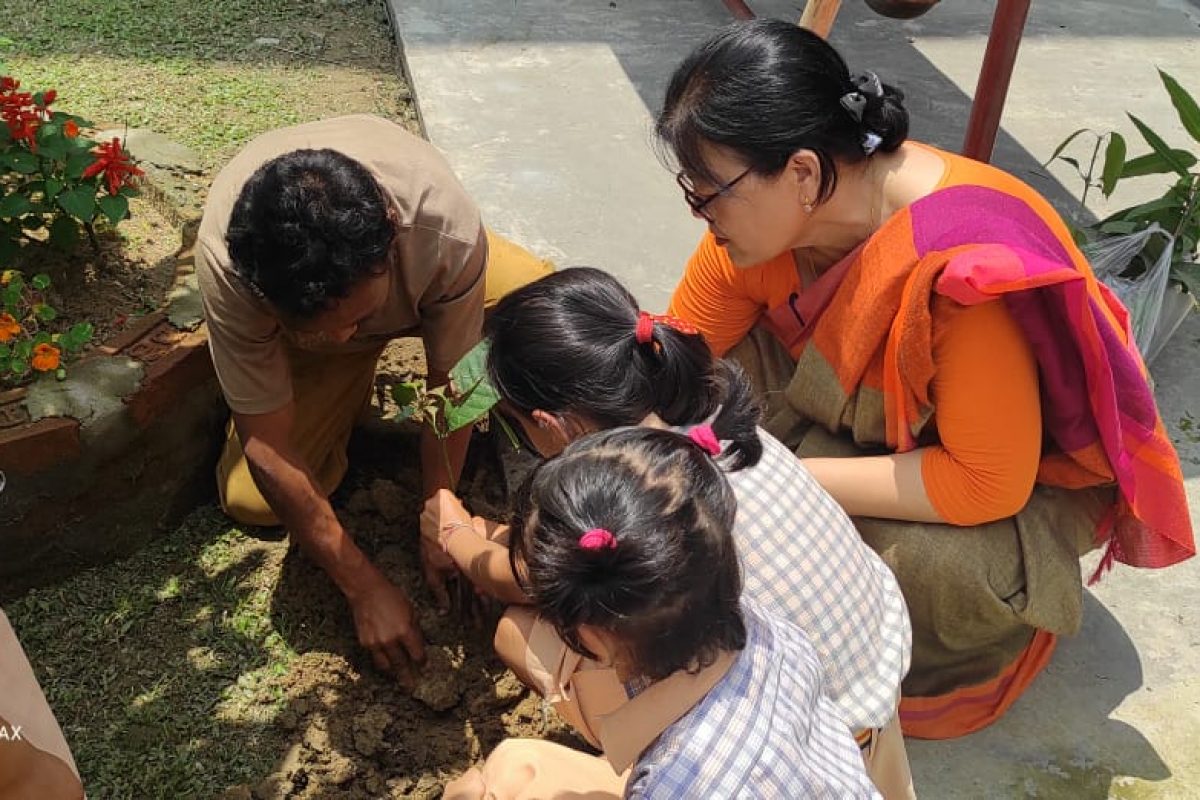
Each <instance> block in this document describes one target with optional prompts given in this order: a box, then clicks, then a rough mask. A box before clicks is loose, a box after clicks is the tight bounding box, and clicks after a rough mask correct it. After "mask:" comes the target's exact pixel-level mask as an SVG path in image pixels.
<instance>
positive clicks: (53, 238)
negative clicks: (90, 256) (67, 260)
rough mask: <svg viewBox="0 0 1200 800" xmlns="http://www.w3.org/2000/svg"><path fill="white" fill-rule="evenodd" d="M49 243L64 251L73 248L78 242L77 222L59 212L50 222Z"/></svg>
mask: <svg viewBox="0 0 1200 800" xmlns="http://www.w3.org/2000/svg"><path fill="white" fill-rule="evenodd" d="M49 238H50V244H52V245H54V246H55V247H57V248H58V249H59V250H62V251H64V252H70V251H71V250H74V249H75V245H77V244H78V243H79V223H77V222H76V221H75V220H74V219H72V218H71V217H68V216H66V215H65V214H60V215H58V216H56V217H55V218H54V221H53V222H51V223H50V236H49Z"/></svg>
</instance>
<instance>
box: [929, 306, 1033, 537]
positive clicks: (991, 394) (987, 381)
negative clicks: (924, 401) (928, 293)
mask: <svg viewBox="0 0 1200 800" xmlns="http://www.w3.org/2000/svg"><path fill="white" fill-rule="evenodd" d="M935 303H936V305H935V307H934V342H933V357H934V366H935V374H934V378H933V386H932V389H931V393H932V399H933V406H934V414H935V420H936V423H937V429H938V438H939V442H940V443H939V444H937V445H934V446H931V447H928V448H926V450H925V454H924V456H923V458H922V462H921V474H922V477H923V479H924V483H925V491H926V493H927V494H928V495H929V500H930V502H931V503H932V504H933V507H934V508H935V509H936V510H937V512H938V513H939V514H940V515H941V516H942V519H944V520H946V521H947V522H949V523H951V524H954V525H979V524H982V523H985V522H992V521H994V520H998V519H1003V518H1004V517H1009V516H1012V515H1013V514H1015V513H1016V512H1017V511H1019V510H1021V509H1022V508H1023V507H1024V506H1025V504H1026V503H1027V502H1028V501H1029V496H1030V493H1031V492H1032V491H1033V484H1034V479H1035V477H1036V476H1037V470H1038V463H1039V460H1040V456H1041V447H1042V412H1041V400H1040V397H1039V389H1038V375H1037V362H1036V360H1035V359H1034V356H1033V351H1032V349H1031V348H1030V346H1029V343H1028V341H1026V339H1025V336H1024V334H1022V333H1021V330H1020V328H1019V327H1018V326H1017V323H1016V322H1015V321H1014V320H1013V318H1012V317H1011V316H1010V315H1009V313H1008V310H1007V309H1006V308H1005V307H1004V304H1003V302H999V301H997V302H990V303H983V304H980V305H977V306H971V307H962V306H958V305H956V304H954V303H953V302H952V301H950V300H947V299H945V298H938V299H937V300H936V301H935Z"/></svg>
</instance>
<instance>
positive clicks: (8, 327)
mask: <svg viewBox="0 0 1200 800" xmlns="http://www.w3.org/2000/svg"><path fill="white" fill-rule="evenodd" d="M20 333H21V323H19V322H17V321H16V320H15V319H13V318H12V314H0V342H7V341H8V340H9V339H11V338H13V337H14V336H19V335H20Z"/></svg>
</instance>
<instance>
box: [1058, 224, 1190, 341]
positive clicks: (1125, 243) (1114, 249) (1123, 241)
mask: <svg viewBox="0 0 1200 800" xmlns="http://www.w3.org/2000/svg"><path fill="white" fill-rule="evenodd" d="M1155 236H1161V237H1162V239H1163V249H1162V255H1160V256H1159V257H1158V258H1157V259H1155V262H1154V263H1153V264H1151V265H1150V266H1149V268H1148V269H1147V270H1146V271H1145V272H1143V273H1142V274H1141V275H1138V276H1137V277H1135V278H1123V277H1121V273H1122V272H1124V271H1125V270H1126V268H1128V267H1129V263H1130V262H1131V261H1133V259H1134V257H1135V256H1137V254H1138V253H1140V252H1142V250H1143V249H1144V248H1145V247H1146V243H1147V242H1149V241H1150V239H1151V238H1152V237H1155ZM1174 247H1175V239H1174V237H1173V236H1171V234H1169V233H1167V232H1166V231H1165V230H1163V229H1162V228H1161V227H1159V226H1158V224H1152V225H1150V226H1149V227H1148V228H1146V229H1145V230H1141V231H1137V232H1135V233H1129V234H1123V235H1120V236H1109V237H1106V238H1104V239H1099V240H1097V241H1095V242H1090V243H1088V244H1087V245H1085V246H1084V247H1083V248H1082V249H1083V254H1084V255H1085V256H1087V258H1088V261H1090V262H1091V264H1092V270H1093V271H1094V272H1095V273H1096V277H1097V278H1099V279H1100V280H1102V281H1104V283H1105V284H1106V285H1107V286H1108V287H1109V288H1110V289H1112V290H1113V292H1114V293H1115V294H1116V295H1117V297H1119V298H1120V299H1121V302H1122V303H1124V304H1125V307H1126V308H1127V309H1129V321H1130V325H1131V326H1132V327H1133V338H1134V340H1135V341H1136V342H1137V346H1138V350H1140V351H1141V353H1142V359H1143V360H1144V361H1145V362H1146V363H1147V364H1149V363H1150V362H1151V361H1152V360H1153V359H1154V357H1155V356H1157V355H1158V354H1159V352H1160V351H1161V350H1162V348H1163V345H1165V344H1166V343H1167V340H1168V339H1169V338H1171V334H1173V333H1174V332H1175V330H1176V328H1178V327H1179V326H1180V324H1181V323H1182V322H1183V320H1184V318H1185V317H1186V316H1187V315H1188V312H1189V311H1191V308H1192V299H1191V297H1190V296H1189V295H1183V300H1185V301H1186V302H1180V298H1179V297H1176V296H1175V295H1176V294H1179V293H1178V292H1176V291H1174V290H1173V289H1172V288H1171V287H1169V286H1168V284H1169V283H1170V277H1171V252H1172V250H1173V249H1174ZM1168 294H1169V296H1168ZM1167 301H1170V302H1167Z"/></svg>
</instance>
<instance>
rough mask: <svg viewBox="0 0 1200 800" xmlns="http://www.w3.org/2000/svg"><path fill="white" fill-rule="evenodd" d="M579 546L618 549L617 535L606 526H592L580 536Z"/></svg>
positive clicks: (589, 548)
mask: <svg viewBox="0 0 1200 800" xmlns="http://www.w3.org/2000/svg"><path fill="white" fill-rule="evenodd" d="M579 546H580V547H582V548H583V549H584V550H616V549H617V537H615V536H613V535H612V532H611V531H606V530H605V529H604V528H592V529H591V530H588V531H585V532H584V534H583V536H580V537H579Z"/></svg>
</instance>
